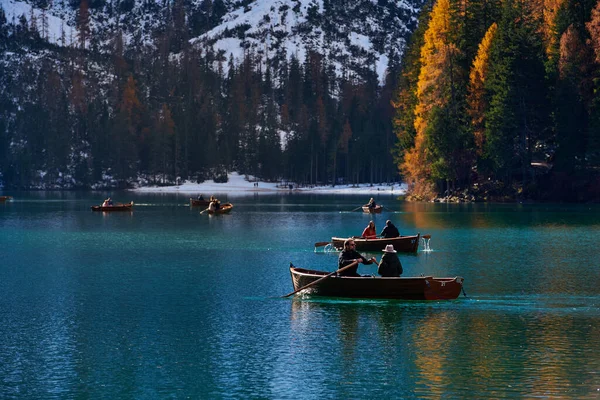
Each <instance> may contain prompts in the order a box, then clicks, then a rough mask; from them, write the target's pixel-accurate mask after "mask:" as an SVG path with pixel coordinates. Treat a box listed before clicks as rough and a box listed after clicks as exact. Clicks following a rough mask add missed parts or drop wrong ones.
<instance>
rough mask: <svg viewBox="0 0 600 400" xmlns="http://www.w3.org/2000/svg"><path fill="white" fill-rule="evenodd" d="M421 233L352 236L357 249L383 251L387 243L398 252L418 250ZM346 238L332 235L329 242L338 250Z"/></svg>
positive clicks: (342, 246)
mask: <svg viewBox="0 0 600 400" xmlns="http://www.w3.org/2000/svg"><path fill="white" fill-rule="evenodd" d="M420 238H421V234H420V233H417V234H416V235H414V236H399V237H395V238H387V239H383V238H382V239H363V238H361V237H353V238H352V239H354V243H356V250H357V251H383V249H384V248H385V246H387V245H388V244H392V245H394V250H396V251H397V252H398V253H416V252H417V250H419V239H420ZM346 239H348V238H342V237H332V238H331V243H332V244H333V246H334V247H335V248H336V249H338V250H343V248H344V242H345V241H346Z"/></svg>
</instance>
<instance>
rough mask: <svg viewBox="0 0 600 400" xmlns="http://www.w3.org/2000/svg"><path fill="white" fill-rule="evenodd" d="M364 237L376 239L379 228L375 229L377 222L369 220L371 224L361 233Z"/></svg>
mask: <svg viewBox="0 0 600 400" xmlns="http://www.w3.org/2000/svg"><path fill="white" fill-rule="evenodd" d="M361 237H362V238H363V239H376V238H377V230H376V229H375V222H373V221H369V225H367V227H366V228H365V229H364V230H363V233H362V235H361Z"/></svg>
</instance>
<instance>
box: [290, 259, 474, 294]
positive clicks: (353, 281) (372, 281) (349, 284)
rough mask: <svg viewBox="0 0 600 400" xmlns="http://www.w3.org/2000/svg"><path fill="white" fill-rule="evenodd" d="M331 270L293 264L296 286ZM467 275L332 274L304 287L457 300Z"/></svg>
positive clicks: (314, 291) (325, 291) (313, 290)
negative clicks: (396, 275) (355, 275)
mask: <svg viewBox="0 0 600 400" xmlns="http://www.w3.org/2000/svg"><path fill="white" fill-rule="evenodd" d="M328 274H330V273H329V272H324V271H314V270H309V269H303V268H296V267H294V266H293V265H290V275H291V277H292V284H293V285H294V290H298V289H301V288H302V287H304V286H306V285H308V284H310V283H312V282H315V281H316V280H318V279H322V278H323V277H325V276H326V275H328ZM463 281H464V279H463V278H462V277H460V276H456V277H454V278H436V277H433V276H410V277H397V278H382V277H373V276H359V277H354V276H338V275H332V276H330V277H328V278H326V279H322V280H321V281H320V282H318V283H314V284H313V285H312V286H310V288H307V289H306V290H302V292H305V291H306V292H307V293H310V294H314V295H317V296H329V297H352V298H363V299H398V300H454V299H456V298H457V297H458V296H459V295H460V292H461V290H462V286H463Z"/></svg>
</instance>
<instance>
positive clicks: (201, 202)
mask: <svg viewBox="0 0 600 400" xmlns="http://www.w3.org/2000/svg"><path fill="white" fill-rule="evenodd" d="M209 204H210V200H197V199H192V198H191V197H190V207H208V205H209Z"/></svg>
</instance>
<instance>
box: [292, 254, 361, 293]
mask: <svg viewBox="0 0 600 400" xmlns="http://www.w3.org/2000/svg"><path fill="white" fill-rule="evenodd" d="M357 265H358V261H354V262H353V263H352V264H348V265H346V266H345V267H342V268H340V269H338V270H337V271H333V272H332V273H329V274H327V275H325V276H324V277H322V278H319V279H317V280H316V281H312V282H311V283H309V284H308V285H304V286H302V287H301V288H300V289H298V290H294V291H293V292H292V293H288V294H286V295H285V296H281V297H290V296H291V295H293V294H296V293H298V292H300V291H301V290H304V289H306V288H309V287H311V286H313V285H315V284H317V283H319V282H321V281H322V280H324V279H327V278H329V277H330V276H332V275H335V274H337V273H339V272H342V271H345V270H347V269H348V268H351V267H355V266H357Z"/></svg>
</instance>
